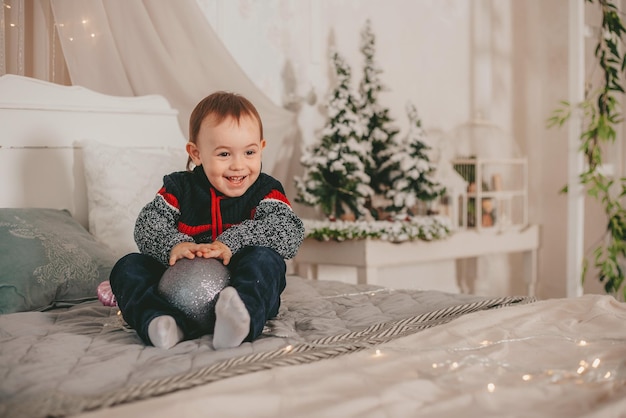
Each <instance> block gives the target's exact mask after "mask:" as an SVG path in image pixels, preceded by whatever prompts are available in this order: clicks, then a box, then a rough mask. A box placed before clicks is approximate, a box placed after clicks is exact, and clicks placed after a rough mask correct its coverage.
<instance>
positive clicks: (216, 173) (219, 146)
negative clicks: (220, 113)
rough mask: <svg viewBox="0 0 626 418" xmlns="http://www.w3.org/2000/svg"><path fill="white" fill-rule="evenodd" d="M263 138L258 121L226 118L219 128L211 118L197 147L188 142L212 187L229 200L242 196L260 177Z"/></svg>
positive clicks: (208, 119)
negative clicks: (229, 198)
mask: <svg viewBox="0 0 626 418" xmlns="http://www.w3.org/2000/svg"><path fill="white" fill-rule="evenodd" d="M263 148H265V139H261V132H260V130H259V124H258V122H257V120H256V119H254V118H253V117H249V116H242V117H241V118H240V119H239V123H237V121H236V120H235V119H233V118H230V117H229V118H226V119H224V120H223V121H222V122H221V123H220V124H218V125H216V124H215V121H214V120H213V119H212V118H211V117H207V118H205V119H204V120H203V121H202V125H201V126H200V132H199V134H198V139H197V144H193V143H191V142H188V143H187V152H188V153H189V155H190V156H191V159H192V161H193V163H194V164H195V165H202V168H203V169H204V172H205V174H206V176H207V178H208V179H209V181H210V182H211V184H212V185H213V186H214V187H215V188H216V189H217V190H219V191H220V192H222V193H223V194H224V195H226V196H228V197H238V196H241V195H243V194H244V193H245V192H246V190H248V188H249V187H250V186H251V185H252V184H253V183H254V182H255V181H256V179H257V178H259V174H260V173H261V151H262V150H263Z"/></svg>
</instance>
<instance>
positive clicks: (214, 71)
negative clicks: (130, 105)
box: [51, 0, 298, 188]
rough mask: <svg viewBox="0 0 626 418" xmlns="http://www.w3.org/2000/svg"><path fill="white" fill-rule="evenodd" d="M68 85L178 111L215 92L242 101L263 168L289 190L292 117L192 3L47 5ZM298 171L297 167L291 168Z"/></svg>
mask: <svg viewBox="0 0 626 418" xmlns="http://www.w3.org/2000/svg"><path fill="white" fill-rule="evenodd" d="M51 5H52V10H53V13H54V19H55V23H56V26H57V29H58V33H59V38H60V41H61V45H62V48H63V54H64V55H65V59H66V62H67V67H68V70H69V74H70V77H71V80H72V84H74V85H81V86H84V87H87V88H90V89H92V90H95V91H98V92H101V93H105V94H111V95H121V96H138V95H146V94H160V95H163V96H165V97H166V98H167V99H168V100H169V102H170V103H171V105H172V106H173V107H175V108H176V109H178V110H179V112H180V114H179V121H180V125H181V127H182V130H183V132H184V133H185V135H186V134H187V131H188V121H189V115H190V113H191V111H192V110H193V107H194V106H195V105H196V104H197V103H198V102H199V101H200V100H201V99H202V98H203V97H205V96H206V95H208V94H210V93H212V92H213V91H216V90H228V91H233V92H237V93H240V94H243V95H244V96H246V97H247V98H248V99H250V100H251V101H252V102H253V103H254V104H255V106H256V107H257V109H258V111H259V113H260V114H261V117H262V119H263V125H264V133H265V138H266V139H267V147H266V149H265V151H264V153H263V169H264V171H265V172H268V173H271V174H272V175H274V176H275V177H277V178H278V179H279V180H281V181H282V182H283V184H284V185H285V187H286V188H289V186H290V185H291V183H292V179H291V176H292V174H291V173H292V169H291V165H292V164H294V162H293V161H291V160H292V158H291V155H292V151H293V150H294V146H295V142H296V139H297V137H298V128H297V116H296V115H295V114H294V113H292V112H290V111H288V110H286V109H283V108H281V107H279V106H277V105H275V104H274V103H273V102H272V101H271V100H270V99H269V98H268V97H267V96H266V95H265V94H264V93H263V92H262V91H261V90H260V89H259V88H257V87H256V86H255V85H254V83H253V82H252V81H251V80H250V79H249V78H248V76H247V75H246V74H245V73H244V72H243V70H242V69H241V68H240V67H239V66H238V64H237V63H236V62H235V60H234V59H233V57H232V56H231V55H230V53H229V52H228V51H227V50H226V48H225V47H224V45H223V44H222V42H221V41H220V40H219V38H218V37H217V35H216V34H215V32H214V31H213V30H212V28H211V27H210V25H209V22H208V21H207V19H206V18H205V16H204V14H203V12H202V10H201V9H200V7H199V6H198V5H197V3H196V1H195V0H177V1H162V0H51ZM295 164H297V162H295Z"/></svg>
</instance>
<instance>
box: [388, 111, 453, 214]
mask: <svg viewBox="0 0 626 418" xmlns="http://www.w3.org/2000/svg"><path fill="white" fill-rule="evenodd" d="M406 112H407V116H408V119H409V130H408V133H407V135H406V136H405V137H404V139H403V140H401V141H395V142H394V144H393V145H392V146H390V147H389V148H388V149H387V150H386V151H384V152H382V153H381V154H382V157H383V158H385V159H386V161H385V162H384V163H383V165H382V168H384V169H387V170H389V173H390V179H391V187H390V188H389V189H388V190H387V191H386V193H385V197H386V198H387V199H389V201H390V202H391V204H390V205H389V206H388V207H387V210H388V211H389V212H391V213H398V214H405V213H408V214H412V213H411V212H412V208H414V207H415V206H416V205H417V203H418V202H419V201H423V202H424V201H426V202H427V201H432V200H434V199H436V198H437V197H439V196H442V195H443V194H444V193H445V187H443V186H442V185H441V184H439V183H438V182H437V181H436V180H435V179H434V171H435V165H434V164H433V163H432V162H431V161H430V158H429V157H428V154H427V151H428V150H429V149H430V147H429V146H428V145H427V144H426V143H425V142H424V140H425V138H426V133H425V131H424V129H423V128H422V121H421V119H420V118H419V117H418V114H417V109H416V108H415V106H414V105H413V104H412V103H408V104H407V106H406Z"/></svg>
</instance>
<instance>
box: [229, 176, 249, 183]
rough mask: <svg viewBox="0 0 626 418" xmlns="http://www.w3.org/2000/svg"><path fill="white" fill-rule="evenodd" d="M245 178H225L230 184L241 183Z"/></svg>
mask: <svg viewBox="0 0 626 418" xmlns="http://www.w3.org/2000/svg"><path fill="white" fill-rule="evenodd" d="M246 177H247V176H231V177H226V178H227V179H228V181H230V182H231V183H241V182H242V181H243V180H244V179H245V178H246Z"/></svg>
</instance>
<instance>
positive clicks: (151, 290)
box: [109, 247, 287, 344]
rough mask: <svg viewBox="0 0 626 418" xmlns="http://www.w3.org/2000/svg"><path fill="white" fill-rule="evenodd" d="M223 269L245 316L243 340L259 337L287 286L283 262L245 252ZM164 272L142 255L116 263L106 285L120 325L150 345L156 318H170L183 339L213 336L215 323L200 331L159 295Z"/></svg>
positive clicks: (264, 251)
mask: <svg viewBox="0 0 626 418" xmlns="http://www.w3.org/2000/svg"><path fill="white" fill-rule="evenodd" d="M227 267H228V270H229V271H230V283H229V284H230V286H232V287H234V288H235V289H236V290H237V292H238V293H239V297H240V298H241V300H242V301H243V303H244V304H245V306H246V309H247V310H248V313H249V314H250V333H249V334H248V336H247V337H246V339H245V341H252V340H254V339H255V338H257V337H258V336H259V335H261V333H262V332H263V327H264V326H265V322H266V321H267V320H268V319H270V318H273V317H275V316H276V315H277V314H278V309H279V308H280V294H281V293H282V292H283V290H285V285H286V280H285V273H286V270H287V267H286V264H285V260H284V259H283V258H282V257H281V256H280V255H279V254H278V253H277V252H276V251H274V250H272V249H270V248H266V247H246V248H243V249H242V250H241V251H239V252H238V253H237V254H235V255H234V256H233V258H232V259H231V261H230V263H229V264H228V266H227ZM165 269H166V267H165V266H164V265H163V264H161V263H160V262H159V261H157V260H156V259H154V258H152V257H150V256H148V255H145V254H139V253H132V254H128V255H126V256H124V257H122V258H121V259H120V260H118V262H117V263H116V264H115V266H114V267H113V270H112V271H111V276H110V278H109V280H110V282H111V290H113V294H114V295H115V299H116V300H117V305H118V307H119V308H120V311H121V312H122V315H123V316H124V320H125V321H126V322H127V323H128V325H130V326H131V327H132V328H133V329H135V331H137V334H138V335H139V336H140V337H141V339H142V340H143V341H144V342H145V343H147V344H151V342H150V338H149V337H148V324H150V321H152V320H153V319H154V318H156V317H157V316H161V315H170V316H172V317H173V318H174V320H175V321H176V323H177V324H178V326H179V327H180V329H181V330H182V331H183V334H184V335H185V338H186V339H190V338H197V337H199V336H200V335H202V334H205V333H209V334H210V333H212V332H213V328H214V326H215V323H211V324H206V325H207V326H206V327H204V328H202V329H200V328H199V327H198V326H197V325H195V324H194V323H193V322H192V321H191V320H189V319H187V318H186V317H185V315H184V314H183V313H182V312H181V311H179V310H178V309H177V308H175V307H173V306H172V305H171V304H170V303H169V302H167V301H166V300H165V299H164V298H163V297H162V296H161V295H160V294H159V291H158V284H159V280H160V279H161V276H163V273H164V272H165ZM218 298H219V295H218ZM207 330H208V331H207Z"/></svg>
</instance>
